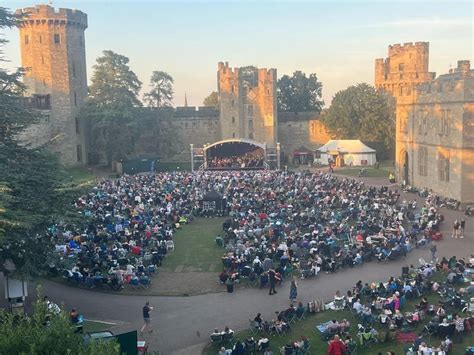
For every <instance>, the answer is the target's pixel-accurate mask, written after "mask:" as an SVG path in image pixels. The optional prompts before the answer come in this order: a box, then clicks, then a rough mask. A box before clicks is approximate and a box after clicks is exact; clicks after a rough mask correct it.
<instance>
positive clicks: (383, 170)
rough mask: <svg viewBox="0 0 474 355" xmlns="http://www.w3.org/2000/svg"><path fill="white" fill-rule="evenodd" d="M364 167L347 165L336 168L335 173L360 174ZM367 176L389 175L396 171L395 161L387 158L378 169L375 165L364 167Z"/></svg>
mask: <svg viewBox="0 0 474 355" xmlns="http://www.w3.org/2000/svg"><path fill="white" fill-rule="evenodd" d="M361 169H362V167H360V166H357V167H356V166H354V167H349V166H345V167H343V168H335V169H334V173H335V174H340V175H346V176H358V175H359V172H360V171H361ZM364 169H365V171H366V176H367V177H387V178H388V175H389V174H390V173H393V172H394V168H393V161H391V160H385V161H382V162H380V165H379V168H378V169H376V168H374V167H373V166H368V167H364Z"/></svg>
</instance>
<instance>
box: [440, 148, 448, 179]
mask: <svg viewBox="0 0 474 355" xmlns="http://www.w3.org/2000/svg"><path fill="white" fill-rule="evenodd" d="M449 155H450V154H449V151H447V152H438V179H439V180H440V181H446V182H448V181H449Z"/></svg>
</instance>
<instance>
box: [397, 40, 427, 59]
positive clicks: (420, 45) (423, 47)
mask: <svg viewBox="0 0 474 355" xmlns="http://www.w3.org/2000/svg"><path fill="white" fill-rule="evenodd" d="M429 48H430V43H429V42H415V43H413V42H406V43H403V44H401V43H395V44H391V45H389V46H388V56H389V57H390V56H392V55H394V54H398V53H402V52H409V51H414V50H416V51H421V52H428V51H429Z"/></svg>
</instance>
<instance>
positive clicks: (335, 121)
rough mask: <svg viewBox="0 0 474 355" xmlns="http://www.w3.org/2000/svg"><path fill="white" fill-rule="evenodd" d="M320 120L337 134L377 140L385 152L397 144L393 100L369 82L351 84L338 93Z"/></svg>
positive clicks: (366, 140)
mask: <svg viewBox="0 0 474 355" xmlns="http://www.w3.org/2000/svg"><path fill="white" fill-rule="evenodd" d="M321 121H322V122H323V123H324V124H325V125H326V128H327V129H328V130H329V132H330V133H331V134H332V135H334V136H335V137H336V138H340V139H360V140H362V141H365V142H374V143H377V142H378V143H380V144H381V146H382V147H383V149H384V151H385V153H388V152H389V151H391V150H392V149H393V147H394V144H395V117H394V107H393V101H392V100H391V99H390V97H389V96H387V95H386V94H385V93H383V92H381V91H377V90H376V89H375V88H374V87H373V86H371V85H369V84H365V83H363V84H358V85H356V86H350V87H348V88H347V89H345V90H342V91H339V92H338V93H336V95H335V96H334V99H333V100H332V104H331V106H330V107H329V109H328V110H327V111H326V112H325V113H324V114H323V115H322V116H321ZM380 153H383V152H380Z"/></svg>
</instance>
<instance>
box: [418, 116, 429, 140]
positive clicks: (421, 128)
mask: <svg viewBox="0 0 474 355" xmlns="http://www.w3.org/2000/svg"><path fill="white" fill-rule="evenodd" d="M418 132H419V134H423V135H425V136H426V135H427V134H428V111H427V110H423V111H420V117H419V122H418Z"/></svg>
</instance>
